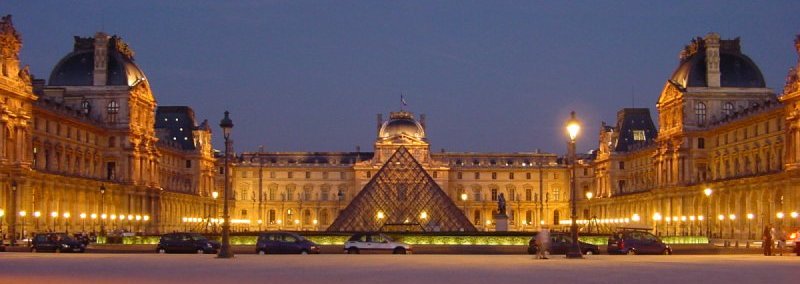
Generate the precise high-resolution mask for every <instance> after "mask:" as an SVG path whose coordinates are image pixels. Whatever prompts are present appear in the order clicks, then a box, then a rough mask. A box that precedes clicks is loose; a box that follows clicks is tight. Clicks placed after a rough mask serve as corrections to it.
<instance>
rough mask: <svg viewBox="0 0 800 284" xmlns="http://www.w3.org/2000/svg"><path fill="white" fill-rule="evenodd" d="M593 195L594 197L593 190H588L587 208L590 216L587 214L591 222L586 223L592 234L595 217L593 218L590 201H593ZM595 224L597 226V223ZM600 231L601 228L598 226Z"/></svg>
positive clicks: (588, 230)
mask: <svg viewBox="0 0 800 284" xmlns="http://www.w3.org/2000/svg"><path fill="white" fill-rule="evenodd" d="M592 197H594V193H593V192H591V191H587V192H586V210H587V212H589V216H586V218H587V219H589V220H588V221H589V222H588V224H587V225H586V228H587V232H588V233H590V234H591V233H592V219H593V218H592V211H591V210H592V209H591V207H589V202H590V201H592ZM595 226H597V224H595ZM598 231H599V228H598Z"/></svg>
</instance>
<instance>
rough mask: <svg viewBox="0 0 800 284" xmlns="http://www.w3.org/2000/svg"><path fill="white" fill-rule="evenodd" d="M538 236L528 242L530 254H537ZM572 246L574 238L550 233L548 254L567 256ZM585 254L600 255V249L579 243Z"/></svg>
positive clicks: (563, 234)
mask: <svg viewBox="0 0 800 284" xmlns="http://www.w3.org/2000/svg"><path fill="white" fill-rule="evenodd" d="M535 244H536V236H534V237H532V238H531V240H530V241H528V254H536V253H537V252H538V249H537V248H536V245H535ZM571 245H572V236H570V235H569V234H566V233H550V247H549V248H548V250H547V251H548V252H549V253H550V254H567V251H569V248H570V246H571ZM578 245H579V246H580V248H581V252H582V253H583V254H600V249H599V248H598V247H597V246H596V245H593V244H590V243H585V242H581V241H578Z"/></svg>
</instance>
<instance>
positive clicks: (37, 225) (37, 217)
mask: <svg viewBox="0 0 800 284" xmlns="http://www.w3.org/2000/svg"><path fill="white" fill-rule="evenodd" d="M39 217H42V212H39V211H34V212H33V218H34V219H36V227H33V228H34V230H36V232H38V231H39Z"/></svg>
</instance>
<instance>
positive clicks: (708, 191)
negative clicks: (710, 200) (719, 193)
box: [703, 188, 714, 196]
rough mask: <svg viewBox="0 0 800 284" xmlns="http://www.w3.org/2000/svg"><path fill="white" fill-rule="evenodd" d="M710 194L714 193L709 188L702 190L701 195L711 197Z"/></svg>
mask: <svg viewBox="0 0 800 284" xmlns="http://www.w3.org/2000/svg"><path fill="white" fill-rule="evenodd" d="M711 193H714V190H713V189H711V188H706V189H704V190H703V194H705V195H706V196H711Z"/></svg>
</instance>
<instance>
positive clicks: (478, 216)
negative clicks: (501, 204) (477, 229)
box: [472, 210, 481, 225]
mask: <svg viewBox="0 0 800 284" xmlns="http://www.w3.org/2000/svg"><path fill="white" fill-rule="evenodd" d="M472 218H473V219H472V220H473V222H472V223H474V224H476V225H477V224H480V223H481V211H480V210H475V213H474V214H473V215H472Z"/></svg>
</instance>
